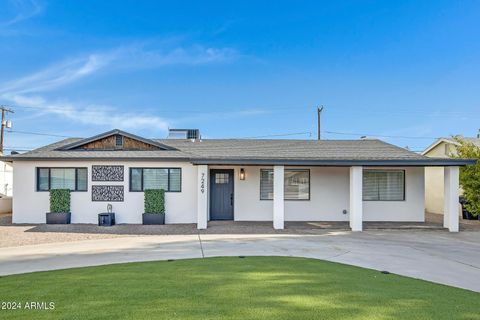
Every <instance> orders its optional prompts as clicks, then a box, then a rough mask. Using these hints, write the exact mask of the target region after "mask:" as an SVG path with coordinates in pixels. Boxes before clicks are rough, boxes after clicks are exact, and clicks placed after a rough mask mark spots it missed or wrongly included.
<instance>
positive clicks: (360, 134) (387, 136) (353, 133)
mask: <svg viewBox="0 0 480 320" xmlns="http://www.w3.org/2000/svg"><path fill="white" fill-rule="evenodd" d="M323 132H324V133H329V134H338V135H349V136H367V137H368V136H371V137H381V138H400V139H428V140H431V139H439V138H438V137H420V136H416V137H415V136H390V135H383V134H374V133H355V132H339V131H323Z"/></svg>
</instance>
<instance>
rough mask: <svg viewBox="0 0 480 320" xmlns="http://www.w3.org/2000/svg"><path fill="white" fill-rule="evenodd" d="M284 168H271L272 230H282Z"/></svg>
mask: <svg viewBox="0 0 480 320" xmlns="http://www.w3.org/2000/svg"><path fill="white" fill-rule="evenodd" d="M284 171H285V169H284V167H283V166H274V167H273V228H274V229H283V225H284V221H285V203H284V201H283V193H284Z"/></svg>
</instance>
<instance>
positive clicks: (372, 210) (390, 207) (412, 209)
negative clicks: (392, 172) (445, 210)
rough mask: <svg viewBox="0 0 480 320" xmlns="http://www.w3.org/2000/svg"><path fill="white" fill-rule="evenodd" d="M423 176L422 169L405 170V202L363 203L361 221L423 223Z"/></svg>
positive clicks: (409, 168) (410, 168)
mask: <svg viewBox="0 0 480 320" xmlns="http://www.w3.org/2000/svg"><path fill="white" fill-rule="evenodd" d="M398 169H401V168H398ZM424 176H425V174H424V168H423V167H418V168H417V167H408V168H405V201H363V221H425V187H424Z"/></svg>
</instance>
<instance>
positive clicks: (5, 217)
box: [0, 214, 480, 247]
mask: <svg viewBox="0 0 480 320" xmlns="http://www.w3.org/2000/svg"><path fill="white" fill-rule="evenodd" d="M442 219H443V217H442V216H441V215H432V214H427V222H426V223H411V222H405V223H394V222H367V223H364V228H365V229H366V230H382V229H397V230H402V229H403V230H439V231H445V229H443V228H442V226H441V221H442ZM460 229H461V230H480V221H464V220H461V222H460ZM327 230H344V231H348V230H350V229H349V227H348V222H287V223H286V227H285V229H284V230H274V229H273V228H272V223H271V222H268V221H259V222H237V221H236V222H232V221H211V222H209V223H208V229H206V230H197V228H196V224H169V225H160V226H159V225H135V224H118V225H115V226H112V227H99V226H97V225H94V224H70V225H47V224H29V225H23V224H16V225H13V224H12V218H11V215H10V214H0V247H16V246H25V245H34V244H42V243H52V242H70V241H82V240H95V239H109V238H120V237H134V236H145V235H190V234H323V233H325V232H326V231H327ZM445 232H446V231H445Z"/></svg>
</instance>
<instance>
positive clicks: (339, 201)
mask: <svg viewBox="0 0 480 320" xmlns="http://www.w3.org/2000/svg"><path fill="white" fill-rule="evenodd" d="M210 168H224V169H227V168H230V169H234V175H235V183H234V190H235V191H234V194H235V197H234V199H235V201H234V219H235V220H236V221H272V220H273V201H272V200H260V169H271V168H273V167H268V166H263V167H260V166H244V167H243V168H244V169H245V174H246V178H245V180H243V181H242V180H240V179H239V172H240V168H241V167H240V166H235V167H231V166H214V167H210ZM296 168H300V167H296ZM285 169H289V167H285ZM302 169H305V168H302ZM307 169H310V200H285V221H348V220H349V219H350V216H349V213H348V211H349V207H350V198H349V195H350V190H349V188H350V176H349V168H348V167H310V168H307ZM395 169H399V168H395ZM400 169H405V186H406V189H405V193H406V194H405V201H363V219H364V221H424V217H425V215H424V207H425V206H424V171H423V167H408V168H400ZM343 210H347V214H344V213H343Z"/></svg>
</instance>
